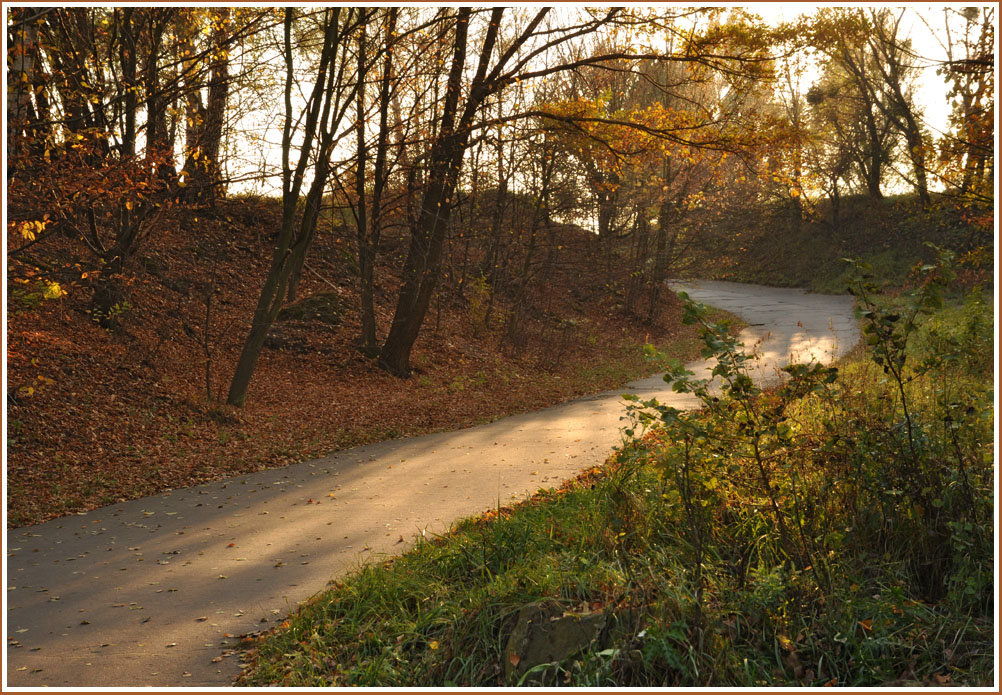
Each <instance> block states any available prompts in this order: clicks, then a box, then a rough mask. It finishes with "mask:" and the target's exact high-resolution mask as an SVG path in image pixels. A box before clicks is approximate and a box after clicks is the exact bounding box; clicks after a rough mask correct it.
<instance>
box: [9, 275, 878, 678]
mask: <svg viewBox="0 0 1002 695" xmlns="http://www.w3.org/2000/svg"><path fill="white" fill-rule="evenodd" d="M686 289H688V290H689V291H690V294H691V295H692V296H693V298H694V299H696V300H698V301H701V302H705V303H708V304H712V305H714V306H718V307H721V308H724V309H728V310H730V311H732V312H734V313H736V314H738V315H739V316H741V317H742V318H743V319H744V320H746V321H747V322H748V323H749V324H751V325H750V326H749V327H748V328H747V329H746V330H745V331H744V332H743V333H742V339H743V340H744V341H745V344H746V345H752V344H757V346H758V349H759V350H760V351H761V353H762V355H763V360H762V363H761V364H762V366H761V368H760V369H759V373H758V375H759V377H760V378H763V379H774V378H775V377H776V369H777V367H778V366H781V365H782V364H783V363H785V362H786V361H787V360H788V358H789V357H790V355H791V354H793V355H794V356H795V357H796V358H798V359H801V360H804V359H809V358H810V357H813V358H816V359H822V360H829V359H831V358H832V357H833V356H835V355H838V354H841V353H842V352H844V351H845V350H847V349H848V348H850V347H851V346H852V345H854V344H855V342H856V340H857V338H858V333H857V331H856V328H855V323H854V321H853V320H852V316H851V300H850V298H848V297H833V296H824V295H811V294H806V293H804V292H802V291H800V290H792V289H776V288H767V287H757V286H752V285H736V284H730V283H723V282H698V283H690V284H688V285H686ZM703 368H705V365H704V364H701V363H695V364H692V365H690V369H697V370H698V369H703ZM627 389H629V390H631V391H633V392H635V393H638V394H640V395H643V396H645V397H650V396H653V395H655V394H658V397H659V398H660V399H661V400H662V401H664V402H673V403H680V404H685V401H682V400H681V397H680V396H679V395H678V394H672V393H671V392H670V390H668V389H667V386H666V384H665V383H664V382H663V381H662V380H661V379H660V378H658V377H652V378H649V379H643V380H640V381H637V382H633V383H632V384H629V385H628V386H627V387H624V388H620V389H617V390H615V391H609V392H606V393H601V394H597V395H595V396H591V397H587V398H581V399H578V400H576V401H573V402H570V403H566V404H563V405H559V406H556V407H552V408H547V409H545V410H541V411H538V412H533V413H527V414H525V415H518V416H514V417H508V418H504V419H502V420H498V421H496V422H493V423H491V424H488V425H482V426H478V427H473V428H470V429H466V430H461V431H458V432H446V433H439V434H432V435H426V436H422V437H413V438H408V439H400V440H394V441H389V442H383V443H379V444H373V445H369V446H364V447H359V448H356V449H351V450H348V451H343V452H340V453H337V454H334V455H332V456H329V457H327V458H324V459H320V460H316V461H309V462H304V463H300V464H296V465H293V466H289V467H287V468H282V469H276V470H268V471H262V472H259V473H255V474H252V475H246V476H239V477H236V478H232V479H230V480H226V481H223V482H219V483H212V484H206V485H200V486H198V487H193V488H186V489H183V490H175V491H173V492H169V493H165V494H163V495H158V496H154V497H147V498H144V499H140V500H135V501H132V502H126V503H122V504H115V505H111V506H109V507H104V508H102V509H97V510H95V511H92V512H89V513H86V514H80V515H76V516H70V517H65V518H63V519H56V520H54V521H50V522H47V523H44V524H39V525H37V526H30V527H25V528H21V529H15V530H12V531H9V532H8V534H7V558H6V561H7V571H6V573H5V576H6V580H7V638H8V642H7V645H8V646H7V672H6V677H7V684H8V685H10V686H42V685H48V686H56V687H58V686H143V685H149V686H160V687H163V686H192V687H194V686H203V687H204V686H225V685H229V684H230V683H231V682H232V679H233V678H234V677H235V676H236V675H237V673H238V672H239V670H240V666H239V663H238V657H237V656H236V655H229V656H223V654H225V653H226V652H225V650H226V649H227V647H232V646H233V645H234V644H235V642H236V640H235V639H232V638H230V637H228V635H239V634H242V633H246V632H249V631H253V630H258V629H262V628H268V627H270V626H272V625H273V624H274V623H275V622H276V621H279V620H281V619H282V618H283V616H285V615H287V614H288V613H289V612H290V611H291V610H292V609H293V608H294V607H295V606H296V605H297V603H298V602H300V601H302V600H304V599H306V598H308V597H309V596H311V595H312V594H314V593H316V592H317V591H319V590H320V589H322V588H323V587H324V586H325V585H326V583H327V582H328V581H329V580H330V579H331V578H332V577H336V576H339V575H342V574H344V573H345V572H346V571H348V570H350V569H351V568H353V567H356V566H357V565H358V563H360V562H364V561H366V560H368V559H370V558H374V557H377V556H379V555H380V554H384V553H399V552H401V551H403V550H405V549H407V548H408V547H409V546H410V545H411V543H412V541H413V539H414V538H416V536H417V535H418V534H421V533H427V534H434V533H441V532H443V531H445V530H446V529H448V528H449V525H450V523H451V522H452V521H454V520H456V519H458V518H462V517H464V516H470V515H473V514H477V513H480V512H482V511H484V510H486V509H490V508H492V507H495V506H496V505H497V504H498V503H499V502H500V503H501V504H506V503H508V502H510V501H511V500H512V499H513V498H523V497H525V496H527V495H529V494H531V493H532V492H534V491H535V490H537V489H538V488H540V487H554V486H558V485H559V484H560V483H561V482H563V481H564V480H566V479H568V478H570V477H573V476H574V475H575V474H576V473H577V472H578V471H580V470H582V469H585V468H588V467H591V466H594V465H598V464H600V463H602V462H603V461H604V460H605V458H606V457H607V456H608V455H609V453H610V449H611V447H613V446H614V445H616V444H618V443H619V442H620V433H619V429H620V426H621V422H620V416H621V415H622V414H623V412H624V408H623V401H622V399H621V398H620V395H621V394H622V393H624V392H625V391H626V390H627ZM220 657H222V658H220Z"/></svg>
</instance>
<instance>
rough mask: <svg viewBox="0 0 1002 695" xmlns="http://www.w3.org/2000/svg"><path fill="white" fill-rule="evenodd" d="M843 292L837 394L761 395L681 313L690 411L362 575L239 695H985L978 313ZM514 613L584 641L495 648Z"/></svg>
mask: <svg viewBox="0 0 1002 695" xmlns="http://www.w3.org/2000/svg"><path fill="white" fill-rule="evenodd" d="M857 271H858V272H857V278H856V280H855V282H854V288H855V290H854V291H855V294H856V296H857V299H858V302H857V306H858V310H857V311H858V315H859V318H860V320H861V321H862V325H863V335H864V339H865V341H864V342H865V345H864V346H862V347H861V348H859V349H857V351H856V352H854V353H853V354H852V355H851V356H850V357H849V358H847V359H845V360H843V362H842V363H841V364H840V365H839V367H838V368H835V367H827V366H823V365H820V364H807V365H792V366H790V367H787V368H786V369H785V371H786V372H787V376H788V379H787V380H786V381H785V383H784V384H783V385H782V386H780V387H777V388H774V389H771V390H768V391H762V390H760V389H759V387H758V386H756V385H755V384H754V383H753V382H752V380H751V379H750V378H748V376H747V370H746V365H747V363H748V361H749V360H750V359H751V357H749V356H748V355H746V354H744V353H743V352H742V351H741V349H740V347H739V344H738V342H737V341H736V339H734V338H733V337H732V336H731V335H729V334H728V332H727V330H726V327H725V326H724V325H722V324H719V323H715V322H713V321H712V320H710V319H709V318H708V315H707V312H706V310H705V308H704V307H701V306H699V305H696V304H693V303H691V302H689V303H688V304H687V309H686V317H687V318H686V320H688V321H690V322H696V323H699V324H701V326H702V329H701V335H702V340H703V344H704V354H705V355H706V356H708V357H709V356H712V357H715V358H716V360H717V366H716V368H715V370H714V375H713V378H712V380H699V379H694V378H693V375H692V374H691V373H687V372H686V371H685V370H684V368H682V366H681V365H680V364H678V363H670V364H667V365H666V366H667V368H668V374H667V376H666V380H669V381H671V382H672V383H673V388H674V389H675V390H676V391H682V392H688V393H692V394H695V395H696V396H697V397H698V398H699V400H700V401H701V402H702V405H703V407H702V408H701V409H700V410H698V411H687V412H686V411H680V410H677V409H675V408H672V407H670V406H666V405H664V404H661V403H658V402H657V401H643V402H642V401H639V400H636V399H634V400H632V401H631V402H630V403H629V405H628V419H629V422H630V425H629V427H628V428H627V429H626V435H627V438H626V440H625V441H624V445H623V446H622V447H621V448H620V450H619V451H618V452H617V454H616V455H615V456H614V458H613V459H612V461H611V463H610V464H609V465H608V466H606V467H605V468H604V469H601V470H595V471H593V472H592V473H591V474H589V475H587V476H583V477H582V478H581V479H579V480H578V481H574V482H572V483H570V484H568V485H567V486H565V488H564V489H562V490H560V491H554V490H549V491H540V493H538V494H537V495H536V497H534V498H533V499H532V500H530V501H528V502H526V503H524V504H522V505H520V506H518V507H516V508H515V509H505V510H497V512H496V513H494V514H490V515H487V516H486V517H484V518H481V519H477V520H466V521H464V522H461V523H459V524H458V525H457V526H456V527H455V528H454V529H453V531H452V532H451V533H450V534H449V535H447V536H445V537H442V538H437V539H435V540H433V541H428V542H421V543H420V544H419V546H418V547H417V548H416V549H415V550H414V551H412V552H410V553H408V554H406V555H404V556H403V557H400V558H397V559H393V560H388V561H386V562H385V563H383V564H380V565H374V566H370V567H367V568H364V569H362V570H360V571H359V572H358V573H356V574H354V575H352V576H351V577H349V578H347V579H346V580H344V582H343V583H341V584H338V585H336V586H334V587H333V588H332V589H330V590H329V591H327V592H325V593H323V594H320V595H318V597H316V598H315V599H314V600H313V601H312V602H311V603H309V604H308V605H306V606H305V607H303V608H302V609H300V610H299V611H298V612H297V613H296V614H295V615H293V616H292V617H291V618H290V619H289V621H288V622H287V623H286V624H284V625H283V627H282V628H281V629H280V630H278V631H277V632H276V633H274V634H271V635H267V636H265V637H264V638H263V639H262V640H261V641H260V642H258V643H257V644H256V646H255V650H256V654H255V658H254V659H253V665H252V667H251V668H250V669H249V670H248V671H247V672H246V673H245V674H244V675H243V676H242V678H241V680H240V683H241V684H243V685H265V684H280V685H290V686H322V685H369V686H382V687H386V686H421V685H424V686H428V685H464V686H467V685H468V686H499V685H545V686H556V685H584V686H621V687H622V686H716V687H721V686H769V685H782V686H800V685H803V686H821V685H838V686H880V685H885V686H886V685H897V686H908V685H923V684H925V685H981V686H984V685H990V684H991V683H992V681H993V678H994V671H993V661H992V659H993V652H994V643H993V628H994V624H993V614H994V604H993V571H994V568H993V548H994V532H993V506H992V505H993V496H992V495H993V492H992V491H993V486H994V469H993V462H994V448H993V438H992V437H993V419H994V411H993V405H992V404H993V389H992V383H991V368H992V364H991V353H990V350H989V348H990V346H991V345H992V334H993V328H994V327H993V322H992V307H991V306H990V305H989V304H988V303H987V302H986V301H985V298H984V296H983V295H982V293H981V292H980V291H978V290H976V291H974V292H972V293H970V294H969V295H968V297H967V299H966V300H965V301H964V302H963V303H962V304H957V305H954V306H948V307H944V306H943V302H942V297H943V294H944V291H946V290H947V289H948V287H949V284H950V281H951V271H950V258H949V254H942V253H941V254H940V260H939V262H937V263H933V264H929V265H927V266H924V267H923V268H921V270H920V271H919V276H918V277H917V278H916V285H915V289H914V290H912V291H910V292H906V293H902V294H900V295H898V297H897V298H895V299H894V300H893V301H887V300H886V299H882V298H880V299H878V294H877V288H876V287H875V286H874V285H873V284H872V282H871V280H870V279H868V278H867V277H866V269H865V268H863V267H857ZM534 605H538V606H542V605H549V606H550V607H551V608H550V613H549V614H548V615H549V618H548V621H549V622H547V621H546V620H544V621H543V623H544V626H543V627H542V628H539V627H538V626H537V628H536V629H543V630H544V631H545V630H546V629H555V628H554V627H553V626H554V624H555V623H554V621H559V620H561V619H567V618H573V619H575V620H585V619H586V618H588V617H592V618H594V617H596V616H599V617H601V618H602V620H603V621H604V622H602V623H601V624H602V625H604V626H605V627H603V628H602V629H599V630H596V631H595V632H594V634H593V635H592V636H591V637H590V638H589V640H588V641H587V643H586V644H584V645H583V646H580V648H577V649H576V650H575V651H573V652H569V653H567V654H565V655H562V656H561V657H560V658H552V655H551V657H550V658H549V660H540V659H539V658H536V657H534V655H533V654H531V653H528V652H526V651H521V650H520V648H519V647H518V644H516V643H515V642H513V640H512V637H511V635H512V634H513V632H515V631H517V630H518V629H520V628H519V626H518V623H519V622H520V615H523V614H524V609H525V607H526V606H534ZM554 606H555V607H556V608H555V611H554V609H553V607H554ZM547 624H548V625H550V627H549V628H547V627H546V625H547ZM523 627H524V626H523ZM513 645H514V646H513Z"/></svg>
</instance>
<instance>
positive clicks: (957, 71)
mask: <svg viewBox="0 0 1002 695" xmlns="http://www.w3.org/2000/svg"><path fill="white" fill-rule="evenodd" d="M943 16H944V27H945V29H946V36H945V38H944V40H943V42H942V43H943V48H944V50H945V52H946V55H947V60H946V62H945V63H944V64H943V65H942V66H941V67H940V69H939V73H940V75H942V76H943V77H945V78H946V80H947V83H948V84H949V85H950V98H951V99H952V100H953V111H952V113H951V116H950V132H949V133H947V134H946V135H945V136H944V137H943V139H942V141H941V144H940V165H941V167H942V178H943V179H944V180H945V181H946V182H947V183H948V185H949V186H950V187H951V188H952V189H954V190H956V191H957V192H958V193H959V194H961V195H963V196H970V197H972V198H974V199H976V200H980V201H981V202H988V201H990V200H991V199H992V194H993V187H994V173H995V148H994V139H995V137H994V136H995V128H994V121H995V55H994V46H995V8H994V7H965V8H963V9H959V10H958V9H956V8H945V9H944V10H943ZM958 25H959V26H958Z"/></svg>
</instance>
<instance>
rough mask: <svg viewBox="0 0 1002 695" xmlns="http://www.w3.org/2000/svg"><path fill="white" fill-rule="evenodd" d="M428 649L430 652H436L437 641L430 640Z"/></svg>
mask: <svg viewBox="0 0 1002 695" xmlns="http://www.w3.org/2000/svg"><path fill="white" fill-rule="evenodd" d="M428 648H429V649H430V650H432V651H435V650H437V649H438V641H437V640H432V641H431V642H429V643H428Z"/></svg>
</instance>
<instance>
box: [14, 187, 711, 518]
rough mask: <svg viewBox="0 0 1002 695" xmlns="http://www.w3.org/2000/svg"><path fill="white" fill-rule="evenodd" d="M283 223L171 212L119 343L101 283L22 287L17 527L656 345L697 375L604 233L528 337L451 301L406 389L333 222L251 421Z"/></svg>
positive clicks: (360, 436)
mask: <svg viewBox="0 0 1002 695" xmlns="http://www.w3.org/2000/svg"><path fill="white" fill-rule="evenodd" d="M279 221H280V220H279V209H278V205H277V204H276V203H275V202H273V201H272V202H269V201H268V200H264V199H253V198H251V199H232V200H226V201H222V202H220V203H219V205H218V207H217V209H216V210H215V211H208V210H184V209H181V210H176V211H174V212H173V213H172V214H171V216H169V217H167V218H166V219H164V220H161V221H160V223H159V226H158V227H157V228H156V229H154V230H152V233H151V234H150V236H149V238H148V240H147V241H146V243H145V245H144V248H143V250H142V252H141V254H140V256H139V257H138V259H137V263H136V264H135V266H136V267H135V272H134V277H133V279H132V281H131V284H130V286H129V288H128V293H129V296H128V304H127V305H125V306H123V309H124V314H123V317H122V318H123V328H122V330H120V331H118V332H109V331H107V330H104V329H102V328H100V327H99V326H98V325H96V324H95V323H94V322H93V321H92V320H91V318H90V316H89V314H88V313H87V307H88V302H89V298H90V290H89V288H88V286H87V281H86V280H85V279H84V280H80V281H79V282H67V283H63V284H62V288H63V289H64V290H65V291H66V294H65V296H63V297H62V298H60V299H55V300H44V301H40V300H38V299H37V297H35V298H33V297H32V296H31V295H30V294H29V293H27V292H25V291H24V288H23V286H21V287H19V286H17V285H12V286H9V287H8V295H9V297H11V299H10V301H9V304H8V312H7V338H8V348H7V393H8V415H7V525H8V527H17V526H23V525H27V524H33V523H37V522H40V521H43V520H45V519H49V518H54V517H58V516H62V515H66V514H71V513H75V512H80V511H84V510H88V509H93V508H96V507H99V506H102V505H106V504H111V503H115V502H119V501H123V500H127V499H134V498H138V497H142V496H145V495H150V494H154V493H157V492H162V491H164V490H170V489H176V488H180V487H185V486H189V485H193V484H197V483H201V482H207V481H212V480H220V479H223V478H226V477H229V476H232V475H237V474H243V473H249V472H253V471H257V470H262V469H265V468H275V467H281V466H283V465H287V464H289V463H291V462H294V461H300V460H304V459H309V458H315V457H318V456H322V455H325V454H328V453H330V452H332V451H336V450H341V449H346V448H349V447H354V446H358V445H361V444H366V443H370V442H375V441H382V440H386V439H392V438H396V437H403V436H410V435H415V434H420V433H426V432H434V431H440V430H447V429H454V428H460V427H466V426H470V425H473V424H477V423H483V422H488V421H491V420H494V419H497V418H499V417H502V416H505V415H510V414H513V413H518V412H526V411H530V410H534V409H538V408H541V407H545V406H549V405H552V404H555V403H559V402H562V401H565V400H568V399H570V398H573V397H575V396H580V395H582V394H587V393H592V392H596V391H601V390H603V389H607V388H612V387H614V386H617V385H619V384H622V383H625V382H626V381H628V380H630V379H633V378H637V377H639V376H642V375H645V374H647V373H648V372H649V371H650V369H651V368H650V366H649V365H648V364H647V362H646V361H645V358H644V354H643V350H642V346H643V345H644V343H645V342H653V343H655V344H657V345H659V347H661V348H662V349H666V350H667V351H668V352H669V353H670V354H672V355H673V356H676V357H679V358H683V359H688V358H691V357H693V356H694V355H695V354H696V352H697V341H696V338H695V331H694V330H693V329H692V328H691V327H685V326H682V325H681V322H680V321H679V320H678V315H679V307H678V305H677V303H676V302H675V299H674V297H673V296H669V297H668V298H667V299H666V301H665V307H664V311H663V313H662V315H661V316H660V317H659V318H658V320H657V321H656V322H655V324H654V325H653V326H649V325H645V324H644V323H643V322H641V321H640V320H638V319H635V318H632V317H630V316H629V315H628V314H627V313H626V312H625V311H623V308H622V301H623V300H622V296H621V294H617V293H616V292H615V291H612V292H610V291H609V289H608V285H609V277H608V275H607V274H606V273H604V272H599V270H598V268H600V267H601V266H602V265H603V264H602V263H600V262H599V261H598V259H597V257H594V258H593V256H592V255H591V254H593V253H596V252H597V250H596V249H594V248H593V245H592V244H591V243H590V241H589V239H588V237H589V236H590V235H587V234H586V233H585V232H583V231H582V230H580V229H577V228H573V227H566V228H563V229H561V230H560V231H559V234H558V235H557V237H556V238H557V240H558V241H559V242H560V248H561V255H560V262H559V263H557V264H556V266H555V267H554V270H553V275H552V277H550V278H549V282H548V283H547V284H546V285H545V286H542V287H540V289H539V290H538V291H537V292H536V293H535V294H534V295H533V296H531V298H530V300H529V311H528V316H529V320H528V321H527V322H526V324H525V326H524V327H523V328H522V329H521V330H520V332H519V333H518V334H517V335H515V336H513V334H512V332H511V331H509V330H507V329H506V327H505V326H504V325H502V324H501V323H500V322H499V320H498V319H497V318H496V317H497V316H500V315H501V312H499V311H495V312H493V313H492V316H491V317H487V318H486V320H485V316H486V313H487V312H486V311H485V309H484V302H485V301H486V300H487V299H489V297H488V295H487V294H486V293H485V289H484V287H483V286H482V285H481V286H480V287H479V288H472V287H471V288H470V289H467V290H466V292H465V295H464V293H462V292H458V291H455V289H454V288H455V285H449V286H448V287H450V288H452V289H449V290H446V291H443V292H442V293H440V296H439V297H438V298H437V299H436V301H435V303H434V304H433V305H432V308H431V310H430V312H429V316H428V319H427V321H426V324H425V326H424V328H423V329H422V333H421V336H420V338H419V340H418V343H417V345H416V348H415V351H414V353H413V358H412V366H413V368H414V374H413V375H412V376H411V377H410V378H408V379H398V378H396V377H393V376H390V375H388V374H387V373H385V372H383V371H382V370H380V369H379V368H378V367H377V366H376V364H375V363H374V361H373V360H371V359H368V358H366V357H365V356H363V355H362V354H361V353H360V352H359V351H358V350H357V349H356V347H355V346H356V340H357V336H358V333H359V317H358V311H357V308H356V307H357V305H358V301H357V279H356V276H355V274H354V273H353V272H352V260H351V259H352V257H353V254H352V253H351V249H353V244H354V241H353V239H352V237H351V236H349V234H348V233H347V232H344V231H343V232H341V233H340V234H338V233H336V232H335V231H334V230H333V229H332V226H331V225H327V228H326V229H322V230H321V233H320V234H319V237H318V239H317V241H316V242H315V246H314V249H313V251H312V253H311V257H310V259H309V260H308V268H307V270H306V272H305V273H304V276H303V280H302V285H301V288H300V291H299V297H300V298H307V301H308V298H310V297H311V296H314V297H316V296H320V297H322V298H323V300H324V301H323V302H322V303H321V305H320V310H316V306H313V307H312V308H313V309H314V310H313V311H312V312H311V311H307V316H305V317H299V318H296V317H294V316H293V317H291V318H289V319H288V320H285V321H280V322H279V323H278V324H277V325H276V327H275V328H274V329H273V332H272V335H271V337H270V339H269V343H268V347H266V349H265V351H264V353H263V354H262V356H261V360H260V362H259V364H258V367H257V371H256V373H255V375H254V378H253V381H252V383H251V387H250V391H249V394H248V398H247V403H246V405H245V407H243V408H239V409H238V408H232V407H229V406H226V405H224V403H225V394H226V389H227V387H228V385H229V378H230V377H231V375H232V369H233V366H234V365H235V362H236V357H237V355H238V354H239V349H240V347H241V344H242V341H243V339H244V337H245V332H246V330H247V326H248V322H249V317H250V316H251V314H252V312H253V308H254V305H255V303H256V301H257V294H258V292H259V289H260V286H261V284H262V283H263V280H264V276H265V274H266V272H267V268H268V264H269V262H270V243H269V242H270V238H269V235H270V234H274V233H275V231H276V230H277V229H278V227H279ZM8 241H10V240H8ZM52 243H55V244H56V245H59V244H62V245H63V246H64V247H65V248H64V249H63V250H62V251H63V257H65V258H66V259H67V266H71V265H72V260H70V259H74V258H76V257H78V256H79V251H78V250H77V249H75V248H74V247H73V246H72V244H71V242H70V241H68V240H64V239H59V240H56V241H55V242H52ZM404 248H405V246H404V240H403V238H402V237H399V238H393V237H392V235H387V238H386V240H385V241H384V244H383V247H382V248H381V254H382V257H383V258H385V259H390V262H389V263H387V264H385V265H384V266H382V267H380V268H379V269H378V275H377V278H378V279H379V281H380V286H381V288H382V289H381V290H380V291H379V292H378V293H377V297H376V302H377V307H376V313H377V320H378V322H379V325H380V327H381V328H382V329H383V330H384V331H385V330H386V327H387V326H388V325H389V321H390V318H391V316H392V309H393V300H394V298H395V295H394V293H393V292H392V291H391V290H390V289H388V288H393V287H395V286H396V283H397V278H398V275H397V274H396V271H395V270H394V263H393V261H394V259H398V258H399V254H400V253H401V252H402V250H403V249H404ZM57 252H58V249H57ZM456 256H458V254H456ZM50 257H51V256H50ZM589 269H592V270H593V272H589ZM488 289H489V288H488ZM499 295H500V293H499ZM502 301H503V298H501V297H500V296H499V297H498V298H497V303H498V304H500V303H501V302H502Z"/></svg>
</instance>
